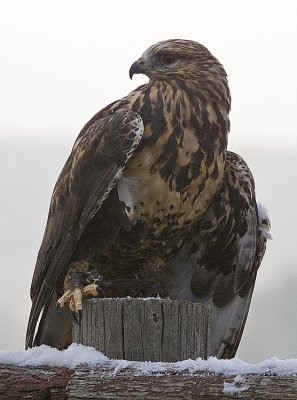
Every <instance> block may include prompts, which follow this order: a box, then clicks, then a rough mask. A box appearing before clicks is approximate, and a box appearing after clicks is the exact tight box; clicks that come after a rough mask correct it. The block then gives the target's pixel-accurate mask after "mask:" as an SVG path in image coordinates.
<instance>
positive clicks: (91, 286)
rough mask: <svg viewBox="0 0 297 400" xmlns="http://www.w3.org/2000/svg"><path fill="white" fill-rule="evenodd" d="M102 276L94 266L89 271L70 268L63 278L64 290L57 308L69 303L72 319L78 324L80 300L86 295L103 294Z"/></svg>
mask: <svg viewBox="0 0 297 400" xmlns="http://www.w3.org/2000/svg"><path fill="white" fill-rule="evenodd" d="M102 284H103V277H102V276H101V275H100V274H99V273H98V271H97V269H96V268H93V269H92V270H90V271H85V272H77V271H76V270H71V271H70V272H69V273H68V275H67V277H66V279H65V288H66V291H65V293H64V294H63V296H62V297H60V298H59V299H58V301H57V305H56V307H57V310H58V311H59V309H60V308H61V307H64V305H65V304H67V303H68V304H69V308H70V311H71V314H72V319H73V320H74V321H75V322H76V323H77V324H80V322H81V318H82V300H83V299H84V298H86V297H97V296H99V295H100V294H101V295H103V296H105V293H104V291H103V288H102Z"/></svg>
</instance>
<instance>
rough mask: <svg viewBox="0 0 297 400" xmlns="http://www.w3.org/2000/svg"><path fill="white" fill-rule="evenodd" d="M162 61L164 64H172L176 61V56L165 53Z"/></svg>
mask: <svg viewBox="0 0 297 400" xmlns="http://www.w3.org/2000/svg"><path fill="white" fill-rule="evenodd" d="M161 61H162V63H163V64H164V65H171V64H174V63H175V61H176V57H175V56H173V55H172V54H164V55H163V56H161Z"/></svg>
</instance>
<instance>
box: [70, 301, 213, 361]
mask: <svg viewBox="0 0 297 400" xmlns="http://www.w3.org/2000/svg"><path fill="white" fill-rule="evenodd" d="M210 318H211V310H210V308H209V307H208V306H205V305H202V304H198V303H193V302H189V301H177V300H169V299H168V300H167V299H158V298H149V299H134V298H124V299H90V300H87V301H85V302H84V310H83V318H82V323H81V326H78V325H77V324H74V325H73V341H74V342H76V343H82V344H84V345H86V346H92V347H95V348H96V349H97V350H99V351H101V352H102V353H104V354H106V355H107V356H108V357H109V358H113V359H125V360H133V361H165V362H166V361H169V362H174V361H180V360H186V359H188V358H191V359H196V358H197V357H201V358H207V357H208V356H209V355H210V354H209V351H210V340H209V329H210Z"/></svg>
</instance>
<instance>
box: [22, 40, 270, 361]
mask: <svg viewBox="0 0 297 400" xmlns="http://www.w3.org/2000/svg"><path fill="white" fill-rule="evenodd" d="M136 73H144V74H146V75H147V76H148V77H149V78H150V80H149V82H148V83H147V84H145V85H142V86H140V87H138V88H137V89H135V90H134V91H132V92H131V93H130V94H128V95H127V96H126V97H124V98H122V99H120V100H117V101H115V102H113V103H112V104H110V105H108V106H107V107H105V108H104V109H102V110H101V111H99V112H98V113H97V114H96V115H95V116H94V117H93V118H92V119H91V120H90V121H89V122H88V123H87V124H86V125H85V127H84V128H83V129H82V131H81V133H80V134H79V136H78V138H77V140H76V142H75V145H74V147H73V150H72V152H71V154H70V157H69V159H68V160H67V162H66V164H65V166H64V168H63V170H62V172H61V174H60V176H59V178H58V181H57V184H56V186H55V188H54V192H53V196H52V200H51V204H50V210H49V215H48V220H47V225H46V228H45V233H44V238H43V241H42V244H41V247H40V250H39V254H38V258H37V262H36V266H35V271H34V276H33V281H32V287H31V297H32V309H31V313H30V318H29V323H28V329H27V341H26V346H27V347H28V346H29V347H30V346H32V345H40V344H48V345H51V346H54V347H57V348H65V347H67V346H68V345H69V344H70V343H71V340H72V336H71V329H72V321H71V314H72V317H73V318H74V319H75V320H78V321H79V318H80V315H81V312H82V298H83V297H85V296H87V295H88V294H89V293H91V294H92V295H98V294H99V292H100V290H99V289H100V288H99V285H97V286H96V285H95V283H92V282H91V283H90V281H89V278H88V277H90V276H91V271H93V270H94V268H96V269H97V270H98V271H99V272H100V274H102V275H103V276H104V278H106V279H109V280H113V279H124V280H125V279H126V280H129V281H130V282H132V281H133V279H134V281H135V277H138V279H139V282H140V281H143V282H144V281H148V282H152V288H153V287H154V288H156V287H164V286H166V285H165V283H164V277H166V273H167V272H168V268H169V269H170V268H172V266H174V265H175V266H176V265H181V264H179V261H178V260H179V259H180V257H182V256H183V255H184V254H185V259H186V264H185V269H184V267H183V268H182V269H181V275H179V276H180V279H181V280H180V281H176V282H175V283H174V282H173V286H172V287H174V290H175V291H176V293H177V298H181V297H180V293H182V288H184V287H185V285H187V284H188V283H189V282H190V286H189V287H187V290H186V291H184V295H185V296H186V297H188V295H189V293H191V296H192V299H193V301H197V299H198V300H199V301H205V298H206V297H207V296H209V295H211V296H212V297H211V298H212V301H213V302H214V305H215V307H217V308H218V309H219V311H220V312H221V311H222V310H223V309H224V307H226V305H228V304H231V303H232V302H233V303H234V299H235V298H236V296H239V297H240V298H244V296H245V295H244V296H241V294H242V293H243V291H244V290H247V289H246V288H247V287H249V290H247V292H248V293H251V290H250V288H251V287H252V285H250V284H249V283H248V282H254V278H255V270H256V269H257V268H258V267H255V265H259V263H260V261H259V262H258V264H257V263H256V261H255V258H256V257H258V254H260V252H259V249H258V247H257V246H258V239H257V240H256V239H255V238H256V236H257V232H258V230H259V227H258V217H257V207H256V203H255V198H254V187H253V186H251V180H250V181H249V185H248V186H249V187H251V188H252V189H251V193H249V194H248V193H247V192H246V191H245V189H246V188H245V187H244V188H243V186H242V185H241V181H240V178H238V176H240V175H241V174H243V171H242V169H241V168H242V165H245V164H244V163H243V162H242V163H243V164H242V163H240V162H239V161H237V159H236V156H235V155H234V157H235V158H234V159H232V160H231V158H232V157H231V153H229V155H228V158H227V161H226V151H227V135H228V132H229V116H228V115H229V111H230V101H231V99H230V92H229V87H228V82H227V76H226V73H225V71H224V68H223V67H222V65H221V64H220V63H219V61H218V60H217V59H216V58H215V57H214V56H213V55H212V54H211V53H210V52H209V51H208V50H207V49H206V48H205V47H204V46H202V45H200V44H199V43H196V42H194V41H189V40H168V41H164V42H160V43H157V44H155V45H153V46H151V47H150V48H149V49H147V50H146V51H145V52H144V53H143V55H142V57H140V58H139V59H138V60H137V61H136V62H135V63H133V65H132V67H131V69H130V72H129V74H130V77H132V76H133V74H136ZM229 178H230V179H229ZM237 178H238V180H237ZM234 179H235V180H234ZM243 189H244V190H243ZM226 193H227V194H228V196H229V197H228V199H227V200H226V198H225V197H224V195H225V194H226ZM234 196H235V197H234ZM249 196H250V197H249ZM234 198H236V199H237V200H242V202H241V203H240V207H246V208H243V209H241V208H240V209H239V208H238V207H237V206H236V207H235V206H234V204H233V203H232V201H233V200H232V199H234ZM224 201H225V203H224ZM231 203H232V204H231ZM242 210H243V211H244V218H241V219H240V216H241V215H242ZM212 213H214V216H215V219H213V218H212ZM203 221H204V222H203ZM238 221H241V222H240V224H239V222H238ZM234 224H235V225H234ZM238 224H239V225H238ZM210 227H212V229H210ZM208 236H209V238H210V239H211V240H208V239H207V238H208ZM215 238H217V240H216V239H215ZM189 243H191V247H190V249H191V250H190V253H189V251H188V249H189ZM264 247H265V245H264ZM185 249H186V250H185ZM218 253H221V254H222V255H223V256H224V257H225V259H224V263H223V264H222V263H218V264H216V265H215V264H214V261H215V257H216V254H218ZM177 254H178V256H177ZM231 254H232V257H233V258H232V257H231ZM227 255H229V256H228V257H227ZM174 257H176V258H175V259H174ZM201 257H202V259H201ZM171 259H173V261H172V262H171V263H170V264H169V267H168V263H169V262H170V260H171ZM192 259H193V261H191V262H193V268H194V269H193V270H191V278H190V281H189V280H188V274H187V273H186V272H187V265H188V266H189V265H190V260H192ZM220 261H221V260H220ZM235 261H236V262H235ZM205 262H206V268H204V267H205V266H204V263H205ZM230 262H231V264H230ZM191 265H192V264H191ZM191 268H192V267H191ZM173 269H174V268H173ZM166 271H167V272H166ZM225 278H226V279H225ZM231 281H232V284H233V286H232V284H231V283H230V282H231ZM231 286H232V287H233V289H231ZM172 287H170V288H169V287H168V290H169V289H170V290H171V292H170V294H171V296H172V297H174V296H175V294H174V293H175V292H174V290H173V289H172ZM152 288H151V289H149V288H148V290H147V292H145V291H144V292H143V295H150V294H151V293H152V290H153V289H152ZM97 290H98V291H99V292H97ZM232 290H233V292H232ZM133 293H135V290H134V291H132V292H131V290H129V289H123V290H119V289H115V290H110V291H109V292H108V293H107V295H109V296H126V295H133ZM234 293H235V294H234ZM164 294H166V293H164ZM205 296H206V297H205ZM223 303H224V304H223ZM233 303H232V304H233ZM246 304H248V301H246ZM56 305H58V306H59V307H60V314H58V313H57V312H56ZM64 306H67V307H64ZM68 306H69V307H68ZM68 308H70V310H71V313H70V311H69V309H68ZM246 313H247V310H246V311H244V312H243V313H242V315H243V318H245V316H246ZM224 315H225V317H224V319H225V322H226V325H228V321H227V320H228V318H229V319H230V318H231V317H230V315H227V314H224ZM78 316H79V317H78ZM39 318H40V322H39V325H38V329H37V333H35V331H36V326H37V322H38V319H39ZM243 325H244V323H243ZM243 325H242V326H243ZM219 328H221V325H220V326H219ZM216 329H217V328H216V327H215V326H214V330H216ZM212 335H216V332H215V331H214V332H213V333H212ZM233 349H234V346H233ZM218 351H219V350H218ZM220 354H221V355H223V356H224V355H226V354H227V353H226V352H221V353H220ZM229 354H231V353H228V355H229Z"/></svg>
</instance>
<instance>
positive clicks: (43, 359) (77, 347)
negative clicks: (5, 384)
mask: <svg viewBox="0 0 297 400" xmlns="http://www.w3.org/2000/svg"><path fill="white" fill-rule="evenodd" d="M107 361H109V359H108V358H107V357H106V356H104V355H103V354H102V353H100V352H99V351H97V350H95V349H94V348H93V347H87V346H83V345H81V344H76V343H73V344H72V345H71V346H69V347H68V349H66V350H57V349H54V348H52V347H49V346H45V345H42V346H38V347H32V349H28V350H19V351H10V350H8V351H0V363H1V364H10V365H20V366H25V365H34V366H37V365H49V366H51V367H67V368H75V367H76V366H78V365H80V364H88V365H90V366H95V365H98V364H103V363H105V362H107Z"/></svg>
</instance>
